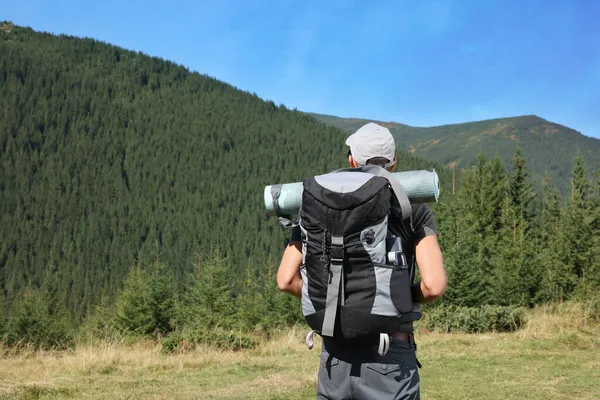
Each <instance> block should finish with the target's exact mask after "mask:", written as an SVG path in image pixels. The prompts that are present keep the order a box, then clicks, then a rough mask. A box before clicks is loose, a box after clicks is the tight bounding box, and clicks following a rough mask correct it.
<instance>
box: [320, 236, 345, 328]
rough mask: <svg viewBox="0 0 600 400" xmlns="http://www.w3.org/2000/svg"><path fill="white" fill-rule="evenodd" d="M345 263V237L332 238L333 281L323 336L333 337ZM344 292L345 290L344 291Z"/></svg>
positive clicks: (326, 309) (330, 282) (331, 262)
mask: <svg viewBox="0 0 600 400" xmlns="http://www.w3.org/2000/svg"><path fill="white" fill-rule="evenodd" d="M343 263H344V237H343V236H331V259H330V261H329V269H330V274H331V279H330V281H329V286H328V287H327V299H326V300H325V316H324V317H323V330H322V335H323V336H330V337H331V336H333V329H334V325H335V317H336V314H337V308H338V303H339V294H340V286H341V285H340V283H341V282H342V267H343ZM342 290H343V289H342Z"/></svg>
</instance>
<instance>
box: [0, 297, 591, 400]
mask: <svg viewBox="0 0 600 400" xmlns="http://www.w3.org/2000/svg"><path fill="white" fill-rule="evenodd" d="M547 310H548V309H545V311H544V310H541V311H539V310H538V311H537V312H535V313H531V316H530V319H529V323H528V326H527V327H526V328H525V329H523V330H521V331H519V332H517V333H512V334H499V333H488V334H479V335H468V334H439V333H421V334H419V335H418V345H419V352H418V356H419V359H420V361H421V362H422V364H423V369H421V370H420V374H421V377H422V394H423V398H424V399H465V398H468V399H506V398H523V399H548V398H553V399H590V400H591V399H598V398H600V357H598V351H599V350H600V339H598V337H599V335H598V334H599V333H600V327H599V326H598V324H597V323H589V322H588V319H587V318H586V316H585V313H584V314H581V313H576V312H571V313H569V309H563V310H562V313H561V314H562V317H561V315H557V314H556V313H552V312H549V311H547ZM303 335H304V329H303V327H295V328H292V329H290V330H289V331H288V332H285V333H283V334H281V335H280V336H278V337H277V338H275V339H273V340H270V341H267V342H265V343H263V345H261V346H260V347H259V348H257V349H255V350H252V351H242V352H229V351H227V352H222V351H217V350H214V349H209V348H198V349H195V350H193V351H189V352H186V353H181V354H173V355H165V354H162V353H161V351H160V346H159V345H156V344H153V343H150V342H143V343H137V344H135V345H128V346H126V345H122V344H108V343H104V344H100V345H80V346H78V347H77V348H76V350H74V351H72V352H29V353H28V352H21V353H19V354H16V353H11V352H10V351H5V356H4V357H3V359H2V362H1V363H0V399H75V398H77V399H312V398H314V397H315V396H314V392H315V385H316V371H317V368H318V363H319V359H318V350H316V349H318V348H319V343H317V345H316V346H315V350H312V351H309V350H308V349H307V348H306V347H305V346H304V344H303Z"/></svg>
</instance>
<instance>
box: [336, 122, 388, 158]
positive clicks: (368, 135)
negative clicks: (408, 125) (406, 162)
mask: <svg viewBox="0 0 600 400" xmlns="http://www.w3.org/2000/svg"><path fill="white" fill-rule="evenodd" d="M346 145H348V146H350V151H351V152H352V157H353V158H354V160H355V161H356V162H357V163H358V164H360V165H365V164H366V163H367V161H368V160H369V159H371V158H374V157H385V158H387V159H388V160H389V161H390V162H389V163H388V164H386V167H389V166H392V165H394V156H395V155H396V142H395V140H394V137H393V136H392V133H391V132H390V131H389V129H387V128H385V127H383V126H381V125H377V124H376V123H374V122H369V123H368V124H366V125H363V126H362V127H361V128H360V129H358V130H357V131H356V132H354V133H353V134H352V135H350V136H349V137H348V139H346Z"/></svg>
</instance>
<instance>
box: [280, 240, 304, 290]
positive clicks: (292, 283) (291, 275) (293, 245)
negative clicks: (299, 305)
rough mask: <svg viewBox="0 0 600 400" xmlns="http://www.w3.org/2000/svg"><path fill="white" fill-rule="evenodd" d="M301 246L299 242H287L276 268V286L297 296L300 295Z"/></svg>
mask: <svg viewBox="0 0 600 400" xmlns="http://www.w3.org/2000/svg"><path fill="white" fill-rule="evenodd" d="M301 246H302V244H301V242H289V243H288V245H287V247H286V249H285V251H284V252H283V257H282V258H281V264H279V269H278V270H277V286H278V287H279V289H280V290H282V291H284V292H287V293H289V294H291V295H294V296H296V297H298V298H301V297H302V276H300V267H301V266H302V247H301Z"/></svg>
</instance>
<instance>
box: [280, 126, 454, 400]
mask: <svg viewBox="0 0 600 400" xmlns="http://www.w3.org/2000/svg"><path fill="white" fill-rule="evenodd" d="M346 144H347V145H348V146H349V147H350V151H349V152H348V162H349V164H350V167H352V168H358V167H360V166H362V165H366V164H375V165H379V166H381V167H383V168H385V169H386V170H388V171H390V172H391V171H392V170H393V169H394V167H395V164H396V155H395V153H396V144H395V141H394V138H393V137H392V134H391V133H390V131H389V130H388V129H386V128H385V127H383V126H380V125H377V124H375V123H368V124H366V125H364V126H363V127H361V128H360V129H359V130H357V131H356V132H355V133H354V134H352V135H351V136H350V137H349V138H348V139H347V140H346ZM412 219H413V227H414V232H411V233H408V232H407V231H406V229H404V227H403V226H402V224H401V221H397V220H391V221H390V225H389V226H390V228H389V230H390V231H391V232H392V233H394V234H396V235H403V236H404V237H405V239H406V240H407V241H408V243H410V244H412V246H409V248H405V252H406V255H407V259H409V260H412V259H413V257H414V259H416V263H417V265H418V270H419V275H420V278H421V280H420V282H416V283H415V284H413V286H412V298H413V303H415V304H416V305H415V306H416V307H418V304H423V303H429V302H432V301H434V300H436V299H438V298H439V297H441V296H442V295H443V293H444V292H445V290H446V284H447V280H446V273H445V270H444V265H443V260H442V253H441V250H440V247H439V245H438V242H437V234H438V232H437V224H436V222H435V219H434V217H433V214H432V213H431V211H430V209H429V208H428V207H427V205H425V204H413V205H412ZM301 264H302V244H301V232H300V229H299V227H297V226H296V227H295V228H294V229H293V231H292V235H291V240H290V242H289V244H288V245H287V248H286V249H285V251H284V254H283V257H282V260H281V264H280V266H279V269H278V272H277V285H278V287H279V289H280V290H282V291H285V292H287V293H290V294H291V295H294V296H296V297H298V298H301V296H302V278H301V274H300V268H301ZM415 347H416V346H415V344H414V338H413V326H412V323H406V324H404V325H402V326H401V327H400V328H399V330H398V332H395V333H393V334H392V335H391V341H390V349H389V351H388V352H387V353H386V354H385V355H384V356H380V355H379V354H377V352H376V351H374V348H373V347H372V346H357V345H352V346H350V345H345V344H342V343H338V342H336V341H335V340H333V339H331V338H328V337H324V338H323V348H322V353H321V364H320V368H319V374H318V388H317V398H318V399H419V398H420V389H419V373H418V366H417V364H418V362H417V359H416V349H415Z"/></svg>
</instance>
